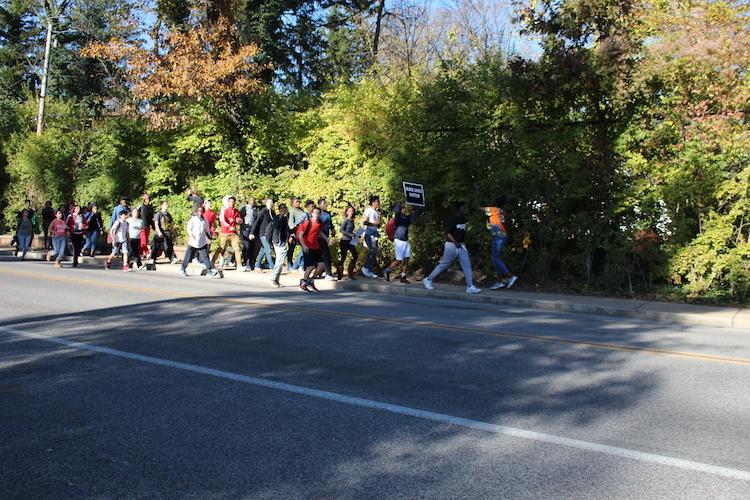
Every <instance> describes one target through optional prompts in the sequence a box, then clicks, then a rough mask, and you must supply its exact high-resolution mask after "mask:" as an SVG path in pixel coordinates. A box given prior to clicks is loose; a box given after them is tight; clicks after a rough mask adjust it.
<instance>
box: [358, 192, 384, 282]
mask: <svg viewBox="0 0 750 500" xmlns="http://www.w3.org/2000/svg"><path fill="white" fill-rule="evenodd" d="M364 216H365V220H364V225H365V234H364V236H365V245H367V249H368V253H367V260H366V261H365V265H364V267H363V268H362V274H364V275H365V276H367V277H368V278H376V277H377V275H376V274H375V273H374V272H373V269H374V268H375V266H376V265H377V260H378V238H379V237H380V233H379V232H378V227H379V226H380V197H379V196H370V206H369V207H367V208H366V209H365V214H364Z"/></svg>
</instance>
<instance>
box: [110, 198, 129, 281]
mask: <svg viewBox="0 0 750 500" xmlns="http://www.w3.org/2000/svg"><path fill="white" fill-rule="evenodd" d="M128 215H129V211H128V210H121V211H120V212H119V213H118V214H117V219H115V222H114V224H112V227H111V228H109V237H110V239H111V240H112V253H111V254H109V257H107V263H106V264H104V269H110V268H111V267H112V259H114V258H115V257H116V256H117V254H120V253H121V254H122V270H123V271H125V272H127V271H130V268H129V267H128V221H127V218H128Z"/></svg>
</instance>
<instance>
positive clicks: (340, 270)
mask: <svg viewBox="0 0 750 500" xmlns="http://www.w3.org/2000/svg"><path fill="white" fill-rule="evenodd" d="M356 213H357V211H356V210H355V209H354V207H353V206H351V205H349V206H348V207H346V212H345V214H344V220H343V222H342V223H341V227H340V228H339V230H340V232H341V239H340V240H339V265H338V267H337V268H336V274H337V275H338V278H339V279H343V277H344V264H345V263H346V254H347V253H351V259H350V260H349V267H348V268H347V276H349V279H350V280H356V279H357V278H356V274H355V272H354V268H355V266H356V265H357V258H358V257H359V256H358V255H357V240H358V239H359V238H357V236H356V234H355V228H354V217H355V216H356Z"/></svg>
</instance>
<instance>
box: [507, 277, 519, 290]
mask: <svg viewBox="0 0 750 500" xmlns="http://www.w3.org/2000/svg"><path fill="white" fill-rule="evenodd" d="M516 281H518V276H511V277H510V279H509V280H508V284H507V285H505V286H507V287H508V288H510V287H512V286H513V285H514V284H515V282H516Z"/></svg>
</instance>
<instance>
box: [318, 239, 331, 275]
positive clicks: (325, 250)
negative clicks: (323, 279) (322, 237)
mask: <svg viewBox="0 0 750 500" xmlns="http://www.w3.org/2000/svg"><path fill="white" fill-rule="evenodd" d="M320 253H321V254H322V255H323V264H325V265H326V274H327V275H328V276H331V275H332V274H333V270H332V269H331V249H330V247H329V246H328V242H326V241H324V242H322V243H321V245H320Z"/></svg>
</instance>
